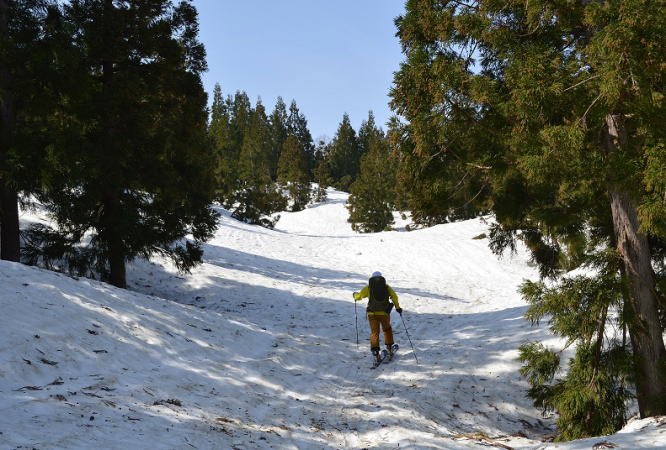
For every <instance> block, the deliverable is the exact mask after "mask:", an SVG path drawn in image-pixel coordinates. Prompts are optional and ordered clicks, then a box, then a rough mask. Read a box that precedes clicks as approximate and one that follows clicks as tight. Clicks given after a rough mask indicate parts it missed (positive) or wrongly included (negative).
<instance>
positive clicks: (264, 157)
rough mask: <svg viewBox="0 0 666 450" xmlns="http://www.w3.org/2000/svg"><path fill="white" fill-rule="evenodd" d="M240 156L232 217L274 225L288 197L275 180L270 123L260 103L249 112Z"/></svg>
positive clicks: (263, 224)
mask: <svg viewBox="0 0 666 450" xmlns="http://www.w3.org/2000/svg"><path fill="white" fill-rule="evenodd" d="M242 142H243V144H242V147H241V151H240V154H239V156H238V163H237V164H238V169H237V170H238V180H239V184H238V186H239V188H238V190H236V191H235V192H234V193H233V201H234V202H235V203H234V205H233V214H232V217H234V218H235V219H238V220H242V221H244V222H247V223H251V224H255V225H261V226H265V227H268V228H273V227H274V226H275V224H276V223H277V221H278V219H279V216H278V217H275V218H271V217H270V216H271V215H272V214H273V213H275V212H277V211H281V210H283V209H284V207H285V205H286V201H285V199H284V198H283V197H282V194H281V193H280V191H279V189H278V186H277V185H276V184H275V183H274V182H273V180H272V177H271V172H272V154H271V150H272V141H271V124H270V122H269V121H268V118H267V117H266V111H265V109H264V106H263V105H262V104H261V102H257V105H256V107H255V108H254V109H252V110H251V112H250V118H249V122H248V125H247V128H246V129H245V132H244V133H243V141H242Z"/></svg>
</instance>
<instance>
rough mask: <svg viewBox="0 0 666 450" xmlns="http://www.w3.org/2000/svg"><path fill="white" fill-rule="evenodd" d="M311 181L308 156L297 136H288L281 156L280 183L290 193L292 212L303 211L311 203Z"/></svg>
mask: <svg viewBox="0 0 666 450" xmlns="http://www.w3.org/2000/svg"><path fill="white" fill-rule="evenodd" d="M309 180H310V177H309V176H308V155H307V153H306V152H305V149H304V148H303V147H302V146H301V143H300V142H299V140H298V139H297V138H296V137H295V136H288V137H287V139H286V140H285V141H284V145H283V148H282V152H281V154H280V162H279V165H278V182H280V183H281V184H282V185H283V186H285V187H286V189H287V191H288V192H289V197H290V199H291V210H292V211H301V210H303V209H304V208H305V207H306V206H307V204H308V203H309V202H310V197H311V188H310V182H309Z"/></svg>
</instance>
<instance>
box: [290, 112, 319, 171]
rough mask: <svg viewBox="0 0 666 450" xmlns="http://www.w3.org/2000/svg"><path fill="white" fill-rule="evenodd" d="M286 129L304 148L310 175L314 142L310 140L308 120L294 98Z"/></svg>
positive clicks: (312, 164) (312, 165)
mask: <svg viewBox="0 0 666 450" xmlns="http://www.w3.org/2000/svg"><path fill="white" fill-rule="evenodd" d="M287 130H288V134H289V135H290V136H294V137H295V138H296V139H298V142H300V144H301V147H302V148H303V149H304V151H305V154H306V155H307V159H308V175H311V174H312V169H313V167H314V144H313V141H312V135H311V134H310V130H309V129H308V121H307V119H306V118H305V115H303V114H302V113H301V112H300V110H299V109H298V106H297V105H296V101H295V100H292V102H291V105H290V106H289V117H288V118H287Z"/></svg>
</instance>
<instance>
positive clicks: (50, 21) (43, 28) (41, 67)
mask: <svg viewBox="0 0 666 450" xmlns="http://www.w3.org/2000/svg"><path fill="white" fill-rule="evenodd" d="M61 24H62V21H61V20H60V10H59V9H58V8H57V6H56V5H55V4H52V3H49V2H47V1H45V0H23V1H9V0H1V1H0V259H4V260H10V261H19V259H20V238H19V232H20V230H19V214H18V200H19V194H20V193H22V192H23V193H28V192H33V193H34V192H35V190H36V189H37V188H38V187H39V186H40V185H41V181H42V180H41V179H40V174H39V172H40V170H39V166H40V164H41V161H42V159H43V157H44V155H45V149H46V147H47V145H48V142H49V139H51V137H52V136H51V135H52V134H53V131H54V130H53V126H52V124H51V123H50V122H51V120H50V119H51V117H50V115H51V112H52V109H53V108H54V107H55V106H54V105H55V104H56V102H57V98H56V96H57V92H58V91H59V89H60V88H61V86H60V84H63V85H64V84H66V83H67V81H68V79H67V78H65V76H64V75H63V72H62V71H60V69H61V60H62V61H66V59H67V58H66V56H65V53H66V50H67V48H66V45H65V46H63V43H64V42H67V40H66V39H63V38H62V35H63V34H64V30H63V27H62V26H61ZM67 38H69V36H67ZM61 120H62V121H63V122H65V118H61Z"/></svg>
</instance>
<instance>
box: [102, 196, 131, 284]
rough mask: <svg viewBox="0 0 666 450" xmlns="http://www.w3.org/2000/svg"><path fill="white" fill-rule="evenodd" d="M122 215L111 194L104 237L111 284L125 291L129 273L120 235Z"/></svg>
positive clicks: (105, 205)
mask: <svg viewBox="0 0 666 450" xmlns="http://www.w3.org/2000/svg"><path fill="white" fill-rule="evenodd" d="M120 214H122V211H120V202H118V199H117V198H116V197H115V196H113V195H111V194H109V195H107V196H106V198H105V199H104V216H103V223H104V225H103V226H104V228H105V231H104V235H105V238H106V239H105V240H106V244H107V246H108V250H109V254H108V258H109V268H110V274H109V283H111V284H112V285H114V286H116V287H119V288H123V289H125V288H126V287H127V273H126V268H125V252H124V243H123V239H122V236H121V235H120V233H119V226H118V222H119V221H118V218H119V215H120Z"/></svg>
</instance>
